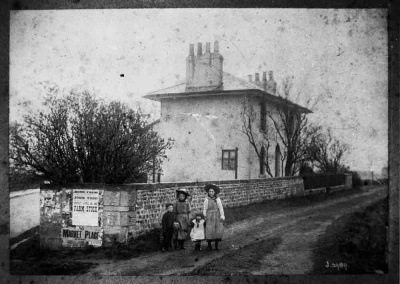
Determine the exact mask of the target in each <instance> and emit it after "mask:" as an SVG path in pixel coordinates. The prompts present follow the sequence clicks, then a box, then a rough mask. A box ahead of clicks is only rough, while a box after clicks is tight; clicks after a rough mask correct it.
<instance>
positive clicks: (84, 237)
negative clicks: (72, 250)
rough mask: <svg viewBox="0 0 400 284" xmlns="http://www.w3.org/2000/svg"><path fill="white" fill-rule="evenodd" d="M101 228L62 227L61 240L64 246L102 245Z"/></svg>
mask: <svg viewBox="0 0 400 284" xmlns="http://www.w3.org/2000/svg"><path fill="white" fill-rule="evenodd" d="M101 237H102V234H101V229H100V228H84V229H80V228H62V229H61V240H62V246H64V247H86V246H87V245H90V246H95V247H100V246H101V244H102V238H101Z"/></svg>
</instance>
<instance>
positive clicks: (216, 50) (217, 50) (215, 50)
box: [214, 40, 219, 53]
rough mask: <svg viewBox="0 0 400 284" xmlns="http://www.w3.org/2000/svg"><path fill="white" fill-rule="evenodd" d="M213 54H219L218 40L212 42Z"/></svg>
mask: <svg viewBox="0 0 400 284" xmlns="http://www.w3.org/2000/svg"><path fill="white" fill-rule="evenodd" d="M214 53H219V42H218V40H216V41H214Z"/></svg>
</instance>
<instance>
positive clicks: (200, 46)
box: [197, 42, 203, 56]
mask: <svg viewBox="0 0 400 284" xmlns="http://www.w3.org/2000/svg"><path fill="white" fill-rule="evenodd" d="M202 54H203V49H202V45H201V42H198V43H197V56H200V55H202Z"/></svg>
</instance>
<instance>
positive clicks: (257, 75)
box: [255, 73, 260, 81]
mask: <svg viewBox="0 0 400 284" xmlns="http://www.w3.org/2000/svg"><path fill="white" fill-rule="evenodd" d="M255 80H256V81H260V73H256V79H255Z"/></svg>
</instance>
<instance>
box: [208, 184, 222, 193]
mask: <svg viewBox="0 0 400 284" xmlns="http://www.w3.org/2000/svg"><path fill="white" fill-rule="evenodd" d="M210 189H214V191H215V194H218V193H219V192H220V191H221V190H220V188H219V187H218V186H216V185H215V184H206V186H205V187H204V190H205V191H206V192H207V193H208V192H209V191H210Z"/></svg>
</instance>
